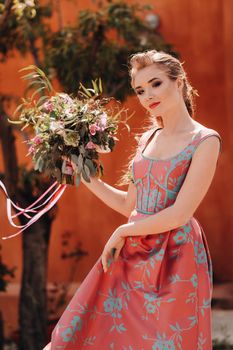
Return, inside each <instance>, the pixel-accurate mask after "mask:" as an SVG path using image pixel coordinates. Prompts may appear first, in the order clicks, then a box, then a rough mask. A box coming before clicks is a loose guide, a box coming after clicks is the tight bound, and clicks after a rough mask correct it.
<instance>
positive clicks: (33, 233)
mask: <svg viewBox="0 0 233 350" xmlns="http://www.w3.org/2000/svg"><path fill="white" fill-rule="evenodd" d="M51 222H52V221H51V220H49V219H48V217H47V218H46V216H45V217H43V218H41V219H40V220H39V221H37V222H36V223H34V224H33V225H32V226H31V227H29V228H28V229H27V230H26V232H25V233H24V234H23V243H22V244H23V273H22V284H21V292H20V300H19V324H20V347H19V349H20V350H29V349H30V350H42V349H43V347H44V346H45V344H46V343H47V303H46V299H47V298H46V282H47V258H48V241H49V235H50V229H51Z"/></svg>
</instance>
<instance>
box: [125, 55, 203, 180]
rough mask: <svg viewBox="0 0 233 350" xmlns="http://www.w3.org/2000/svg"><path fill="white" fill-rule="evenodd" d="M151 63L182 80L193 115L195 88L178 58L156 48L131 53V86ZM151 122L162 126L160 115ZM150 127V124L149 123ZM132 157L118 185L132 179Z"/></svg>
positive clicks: (171, 77) (184, 93)
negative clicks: (141, 71)
mask: <svg viewBox="0 0 233 350" xmlns="http://www.w3.org/2000/svg"><path fill="white" fill-rule="evenodd" d="M151 64H156V65H157V66H158V67H159V68H160V69H161V70H163V71H164V72H165V73H166V74H167V76H168V78H169V79H171V80H176V79H177V78H181V79H182V80H183V90H182V92H183V98H184V102H185V105H186V108H187V110H188V113H189V114H190V116H191V117H193V116H194V112H195V101H194V99H195V95H196V96H198V92H197V90H195V89H194V88H193V87H192V86H191V84H190V82H189V80H188V78H187V74H186V72H185V70H184V69H183V63H182V62H180V61H179V60H178V58H176V57H174V56H172V55H170V54H168V53H166V52H164V51H157V50H147V51H144V52H138V53H136V54H133V55H131V56H130V60H129V75H130V78H131V86H132V88H134V78H135V75H136V73H137V72H138V71H139V70H140V69H142V68H145V67H147V66H150V65H151ZM150 121H151V124H152V126H153V127H154V126H156V125H158V127H163V121H162V118H161V117H156V120H154V117H153V118H151V120H150ZM150 127H151V125H150ZM130 158H132V159H131V160H130V162H129V164H128V166H127V170H126V173H125V174H123V176H122V177H121V179H120V181H119V182H118V185H126V184H129V182H130V181H132V171H131V164H132V160H133V157H130Z"/></svg>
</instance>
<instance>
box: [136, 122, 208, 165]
mask: <svg viewBox="0 0 233 350" xmlns="http://www.w3.org/2000/svg"><path fill="white" fill-rule="evenodd" d="M161 129H163V128H158V129H155V130H154V131H153V132H152V133H151V135H150V136H149V138H148V139H147V140H146V142H147V141H148V140H150V138H151V137H152V136H154V135H155V134H156V132H157V131H158V130H161ZM201 131H202V129H200V130H199V131H198V132H197V133H196V134H195V135H194V137H193V138H192V140H191V141H190V142H189V143H188V144H187V145H186V146H185V148H183V149H182V150H181V151H180V152H179V153H177V154H175V155H174V156H172V157H169V158H166V159H160V158H156V157H147V156H145V155H144V154H143V152H144V151H145V149H146V147H147V146H148V144H149V143H150V141H151V140H150V141H149V142H148V144H147V145H146V146H145V147H144V148H143V150H142V151H141V156H142V157H143V158H145V159H147V160H151V161H157V162H167V161H169V160H172V159H174V158H176V157H178V156H179V155H180V154H181V153H183V152H184V151H185V150H186V149H187V148H188V147H189V146H190V145H191V144H192V143H193V141H194V140H195V139H196V137H197V136H198V135H199V134H200V132H201Z"/></svg>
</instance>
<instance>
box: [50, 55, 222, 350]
mask: <svg viewBox="0 0 233 350" xmlns="http://www.w3.org/2000/svg"><path fill="white" fill-rule="evenodd" d="M130 76H131V84H132V87H133V89H134V90H135V92H136V94H137V96H138V98H139V101H140V103H141V104H142V106H143V107H145V109H146V110H147V111H149V113H150V115H151V117H152V119H153V125H152V126H151V127H150V128H149V130H147V131H146V132H144V133H143V134H142V136H141V138H140V140H139V143H138V147H137V150H136V153H135V156H134V158H133V161H132V166H131V167H130V169H131V170H130V175H131V181H130V183H129V186H128V191H127V192H124V191H121V190H118V189H116V188H114V187H112V186H110V185H108V184H106V183H104V182H103V181H102V180H100V179H96V178H92V179H91V183H86V182H85V181H83V183H85V185H86V186H87V187H88V188H89V189H90V190H91V191H92V192H93V193H94V194H95V195H96V196H98V197H99V198H100V199H101V200H102V201H103V202H104V203H106V204H107V205H108V206H110V207H111V208H112V209H114V210H116V211H117V212H119V213H121V214H123V215H125V216H126V217H127V218H128V220H127V223H126V224H124V225H121V226H120V227H118V228H117V229H116V230H115V231H114V232H113V234H112V235H111V237H110V238H109V240H108V242H107V243H106V245H105V247H104V250H103V253H102V255H101V256H100V258H99V259H98V260H97V262H96V264H95V265H94V267H93V268H92V269H91V271H90V272H89V274H88V275H87V277H86V278H85V279H84V281H83V283H82V284H81V286H80V287H79V289H78V291H77V292H76V294H75V295H74V297H73V298H72V300H71V302H70V303H69V305H68V306H67V308H66V310H65V311H64V313H63V315H62V316H61V318H60V320H59V322H58V324H57V325H56V327H55V329H54V331H53V333H52V340H51V343H50V344H48V345H47V347H46V348H45V349H46V350H48V349H51V350H58V349H65V350H81V349H95V350H108V349H109V350H149V349H152V350H175V349H183V350H197V349H198V350H211V349H212V339H211V297H212V282H213V281H212V263H211V257H210V253H209V249H208V245H207V241H206V237H205V234H204V232H203V230H202V228H201V226H200V224H199V223H198V221H197V220H196V219H195V218H194V217H193V214H194V212H195V210H196V209H197V207H198V206H199V204H200V203H201V201H202V199H203V198H204V196H205V194H206V193H207V190H208V188H209V186H210V184H211V181H212V179H213V176H214V173H215V169H216V164H217V160H218V156H219V152H220V148H221V137H220V135H219V134H218V133H217V132H216V131H215V130H213V129H210V128H208V127H206V126H204V125H202V124H201V123H199V122H197V121H196V120H194V119H193V97H194V94H195V91H194V90H193V88H192V87H191V85H190V84H189V82H188V80H187V77H186V73H185V71H184V69H183V67H182V63H181V62H180V61H179V60H178V59H176V58H174V57H173V56H171V55H169V54H166V53H164V52H161V51H160V52H158V51H155V50H150V51H146V52H143V53H137V54H135V55H133V56H132V57H131V60H130Z"/></svg>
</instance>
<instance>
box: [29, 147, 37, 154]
mask: <svg viewBox="0 0 233 350" xmlns="http://www.w3.org/2000/svg"><path fill="white" fill-rule="evenodd" d="M35 151H36V149H35V147H34V146H33V145H32V146H30V147H29V150H28V154H31V153H35Z"/></svg>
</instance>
